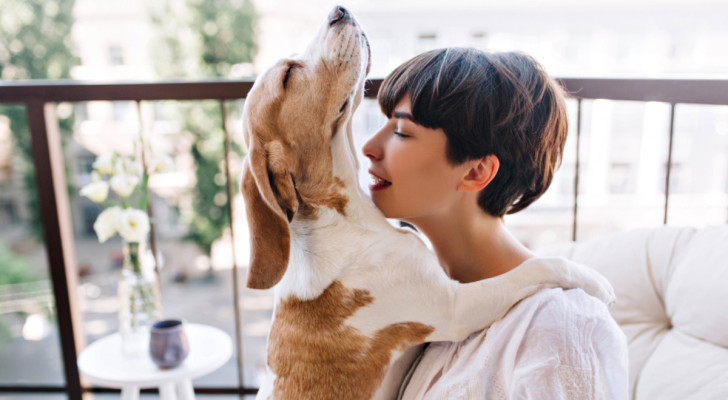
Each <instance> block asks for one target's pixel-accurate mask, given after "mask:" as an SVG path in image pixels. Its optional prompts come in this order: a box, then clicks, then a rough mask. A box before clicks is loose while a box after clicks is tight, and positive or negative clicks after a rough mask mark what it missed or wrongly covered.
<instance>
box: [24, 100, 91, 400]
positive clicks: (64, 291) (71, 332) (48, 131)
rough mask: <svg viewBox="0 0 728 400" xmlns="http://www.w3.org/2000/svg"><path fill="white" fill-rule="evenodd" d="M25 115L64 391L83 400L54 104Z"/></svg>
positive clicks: (80, 340)
mask: <svg viewBox="0 0 728 400" xmlns="http://www.w3.org/2000/svg"><path fill="white" fill-rule="evenodd" d="M26 112H27V114H28V126H29V128H30V135H31V143H32V151H33V163H34V166H35V176H36V182H37V190H38V199H39V201H40V213H41V215H40V217H41V222H42V224H43V233H44V240H45V245H46V250H47V253H46V255H47V257H48V268H49V270H50V271H49V272H50V275H51V279H52V282H53V292H54V295H55V301H56V312H57V317H58V321H64V323H59V324H58V332H59V337H60V342H61V343H60V344H61V354H62V356H63V367H64V373H65V379H66V388H67V393H68V397H69V398H70V399H72V400H81V376H80V375H79V371H78V366H77V364H76V359H77V358H78V355H79V354H80V352H81V349H83V347H84V346H85V338H84V335H83V330H82V324H81V312H80V309H79V306H78V300H77V298H76V296H75V294H76V293H77V291H76V288H77V287H78V282H77V279H78V278H77V274H76V256H75V250H74V244H73V230H72V228H71V212H70V205H69V200H68V196H67V194H66V178H65V176H64V171H65V168H64V167H63V153H62V151H61V136H60V131H59V128H58V120H57V119H56V116H55V104H53V103H46V102H42V101H38V102H27V103H26Z"/></svg>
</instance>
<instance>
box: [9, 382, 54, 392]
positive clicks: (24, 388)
mask: <svg viewBox="0 0 728 400" xmlns="http://www.w3.org/2000/svg"><path fill="white" fill-rule="evenodd" d="M66 391H67V390H66V387H65V386H54V385H30V384H28V385H0V393H61V392H64V393H65V392H66Z"/></svg>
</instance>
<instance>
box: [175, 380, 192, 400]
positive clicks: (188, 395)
mask: <svg viewBox="0 0 728 400" xmlns="http://www.w3.org/2000/svg"><path fill="white" fill-rule="evenodd" d="M178 387H179V398H180V400H195V389H194V388H193V387H192V381H191V380H189V379H185V380H183V381H181V382H179V383H178Z"/></svg>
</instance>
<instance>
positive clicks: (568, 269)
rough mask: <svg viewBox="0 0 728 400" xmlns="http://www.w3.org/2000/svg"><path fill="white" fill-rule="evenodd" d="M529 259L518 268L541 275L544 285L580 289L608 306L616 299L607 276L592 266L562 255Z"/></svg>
mask: <svg viewBox="0 0 728 400" xmlns="http://www.w3.org/2000/svg"><path fill="white" fill-rule="evenodd" d="M529 261H530V262H529ZM529 261H527V262H525V263H524V264H523V265H521V266H520V267H519V268H524V269H529V270H531V271H530V272H531V273H533V274H536V275H537V276H541V277H542V279H543V280H542V283H543V284H544V285H548V286H552V285H553V286H555V287H561V288H564V289H577V288H578V289H582V290H584V291H585V292H587V293H588V294H589V295H591V296H594V297H596V298H598V299H599V300H601V301H602V302H604V303H605V304H607V305H608V306H611V305H612V304H613V303H614V301H615V299H616V296H615V295H614V289H613V288H612V285H611V284H610V283H609V281H608V280H607V278H605V277H604V276H603V275H602V274H600V273H599V272H597V271H596V270H594V269H592V268H589V267H586V266H584V265H581V264H577V263H575V262H573V261H571V260H568V259H566V258H562V257H543V258H541V257H539V258H534V259H532V260H529ZM543 274H546V275H545V276H544V275H543Z"/></svg>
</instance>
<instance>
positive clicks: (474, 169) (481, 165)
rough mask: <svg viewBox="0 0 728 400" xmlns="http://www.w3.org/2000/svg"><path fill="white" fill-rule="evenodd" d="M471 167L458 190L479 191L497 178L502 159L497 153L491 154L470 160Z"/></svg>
mask: <svg viewBox="0 0 728 400" xmlns="http://www.w3.org/2000/svg"><path fill="white" fill-rule="evenodd" d="M467 164H469V166H470V168H469V169H468V170H467V174H466V175H465V177H463V179H462V181H461V182H460V184H459V185H458V190H462V191H464V192H479V191H480V190H482V189H483V188H484V187H486V186H488V184H489V183H490V182H491V181H492V180H493V178H495V174H497V173H498V168H499V167H500V161H498V157H496V156H495V154H489V155H487V156H485V157H483V158H479V159H477V160H472V161H468V162H467Z"/></svg>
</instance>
